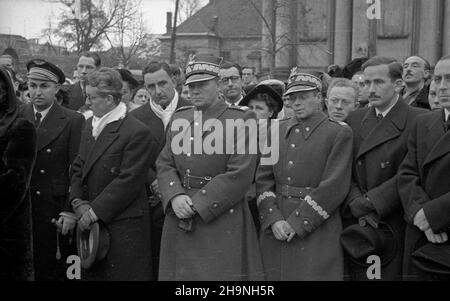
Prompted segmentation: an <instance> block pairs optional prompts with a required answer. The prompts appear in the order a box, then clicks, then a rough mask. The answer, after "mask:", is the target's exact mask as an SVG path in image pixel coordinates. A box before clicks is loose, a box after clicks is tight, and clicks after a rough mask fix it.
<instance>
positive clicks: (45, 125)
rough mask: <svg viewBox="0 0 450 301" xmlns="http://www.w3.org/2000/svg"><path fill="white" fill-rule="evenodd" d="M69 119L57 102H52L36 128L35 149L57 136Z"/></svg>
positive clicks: (39, 148) (41, 147)
mask: <svg viewBox="0 0 450 301" xmlns="http://www.w3.org/2000/svg"><path fill="white" fill-rule="evenodd" d="M68 122H69V119H68V118H67V116H66V114H65V113H64V111H63V110H62V109H61V107H60V106H59V105H58V104H56V103H55V104H53V106H52V107H51V109H50V111H48V113H47V116H45V118H44V120H43V121H42V123H41V125H40V126H39V128H38V129H37V150H38V151H39V150H41V149H43V148H44V147H46V146H47V145H48V144H50V143H51V142H52V141H53V140H55V139H56V138H58V136H59V135H60V134H61V133H62V131H63V130H64V128H65V127H66V126H67V124H68Z"/></svg>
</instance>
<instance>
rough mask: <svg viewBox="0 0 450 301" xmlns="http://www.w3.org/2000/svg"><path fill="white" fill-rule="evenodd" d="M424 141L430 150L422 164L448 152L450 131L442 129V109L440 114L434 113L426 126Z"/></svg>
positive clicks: (449, 149)
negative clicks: (433, 116)
mask: <svg viewBox="0 0 450 301" xmlns="http://www.w3.org/2000/svg"><path fill="white" fill-rule="evenodd" d="M425 141H426V144H427V148H428V149H431V151H430V152H429V154H428V155H427V157H426V158H425V161H424V163H423V166H425V165H427V164H429V163H431V162H432V161H434V160H436V159H438V158H440V157H442V156H443V155H445V154H446V153H448V152H450V131H448V132H445V131H444V116H443V111H442V114H436V118H435V119H433V120H432V122H430V123H429V125H428V126H427V136H426V138H425Z"/></svg>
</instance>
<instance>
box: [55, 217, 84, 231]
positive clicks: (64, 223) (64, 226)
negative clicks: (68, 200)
mask: <svg viewBox="0 0 450 301" xmlns="http://www.w3.org/2000/svg"><path fill="white" fill-rule="evenodd" d="M77 221H78V219H77V217H76V216H75V214H73V213H72V212H61V213H60V214H59V219H58V220H57V221H55V225H56V227H58V229H59V230H60V232H61V234H62V235H67V233H70V234H71V233H72V231H73V229H74V228H75V225H76V224H77Z"/></svg>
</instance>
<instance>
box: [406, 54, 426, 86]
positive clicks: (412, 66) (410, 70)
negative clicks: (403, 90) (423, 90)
mask: <svg viewBox="0 0 450 301" xmlns="http://www.w3.org/2000/svg"><path fill="white" fill-rule="evenodd" d="M428 75H429V71H428V70H426V69H425V61H424V60H423V59H421V58H420V57H417V56H411V57H409V58H407V59H406V60H405V62H404V63H403V81H404V82H405V83H406V84H409V83H419V82H421V81H423V80H424V79H425V77H427V76H428Z"/></svg>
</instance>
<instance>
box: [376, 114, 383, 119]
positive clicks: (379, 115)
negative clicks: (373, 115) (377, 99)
mask: <svg viewBox="0 0 450 301" xmlns="http://www.w3.org/2000/svg"><path fill="white" fill-rule="evenodd" d="M377 119H378V121H380V120H381V119H383V114H381V113H378V115H377Z"/></svg>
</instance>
